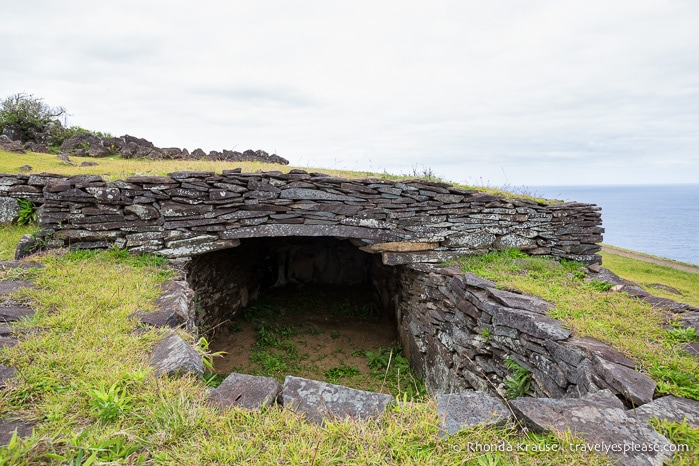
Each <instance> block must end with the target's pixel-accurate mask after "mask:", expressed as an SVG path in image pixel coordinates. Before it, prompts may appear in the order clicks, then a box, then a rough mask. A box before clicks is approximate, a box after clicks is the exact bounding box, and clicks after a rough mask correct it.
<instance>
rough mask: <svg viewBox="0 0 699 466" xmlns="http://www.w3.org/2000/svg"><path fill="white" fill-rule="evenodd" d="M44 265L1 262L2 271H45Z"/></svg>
mask: <svg viewBox="0 0 699 466" xmlns="http://www.w3.org/2000/svg"><path fill="white" fill-rule="evenodd" d="M43 268H44V264H42V263H41V262H29V261H0V270H10V269H43Z"/></svg>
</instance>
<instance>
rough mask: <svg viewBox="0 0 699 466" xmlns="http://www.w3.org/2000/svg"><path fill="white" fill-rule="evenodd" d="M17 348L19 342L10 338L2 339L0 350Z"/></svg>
mask: <svg viewBox="0 0 699 466" xmlns="http://www.w3.org/2000/svg"><path fill="white" fill-rule="evenodd" d="M14 346H17V340H15V339H14V338H10V337H0V348H12V347H14Z"/></svg>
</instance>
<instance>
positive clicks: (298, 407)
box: [282, 376, 393, 424]
mask: <svg viewBox="0 0 699 466" xmlns="http://www.w3.org/2000/svg"><path fill="white" fill-rule="evenodd" d="M392 403H393V397H392V396H390V395H384V394H381V393H374V392H367V391H364V390H356V389H354V388H348V387H343V386H341V385H334V384H330V383H326V382H319V381H316V380H309V379H303V378H300V377H292V376H287V377H286V379H285V380H284V388H283V390H282V404H283V405H284V407H285V408H287V409H291V410H293V411H295V412H297V413H300V414H303V415H304V416H306V418H307V419H308V420H309V421H311V422H315V423H317V424H322V423H323V422H324V421H325V420H326V419H342V418H345V417H350V418H353V419H368V418H376V417H379V416H381V415H382V414H383V412H384V411H385V410H386V408H387V407H388V406H389V405H391V404H392Z"/></svg>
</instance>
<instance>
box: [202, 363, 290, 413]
mask: <svg viewBox="0 0 699 466" xmlns="http://www.w3.org/2000/svg"><path fill="white" fill-rule="evenodd" d="M281 390H282V386H281V385H280V384H279V382H277V381H276V380H275V379H273V378H271V377H258V376H254V375H248V374H238V373H235V372H234V373H232V374H230V375H229V376H228V377H226V379H225V380H224V381H223V382H222V383H221V385H219V386H218V387H217V388H215V389H214V390H212V391H211V392H210V393H209V401H210V402H211V403H212V404H214V405H216V406H218V407H220V408H228V407H238V408H245V409H250V410H259V409H260V408H262V407H267V406H271V405H272V404H273V403H274V402H275V401H276V400H277V396H279V392H281Z"/></svg>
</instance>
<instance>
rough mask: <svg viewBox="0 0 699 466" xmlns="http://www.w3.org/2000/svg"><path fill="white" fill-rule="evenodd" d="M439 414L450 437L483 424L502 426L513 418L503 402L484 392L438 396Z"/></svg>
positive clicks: (443, 427) (442, 425) (442, 424)
mask: <svg viewBox="0 0 699 466" xmlns="http://www.w3.org/2000/svg"><path fill="white" fill-rule="evenodd" d="M437 414H438V415H439V419H440V421H441V427H442V429H443V430H444V431H445V432H446V433H447V434H449V435H452V434H455V433H457V432H459V431H460V430H463V429H469V428H471V427H475V426H477V425H481V424H483V425H488V426H491V425H496V426H501V425H503V424H506V423H507V421H509V420H510V418H511V417H512V414H511V413H510V410H509V409H508V408H507V406H505V404H504V403H503V402H502V401H500V400H499V399H497V398H495V397H494V396H491V395H488V394H486V393H483V392H462V393H452V394H448V395H437Z"/></svg>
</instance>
